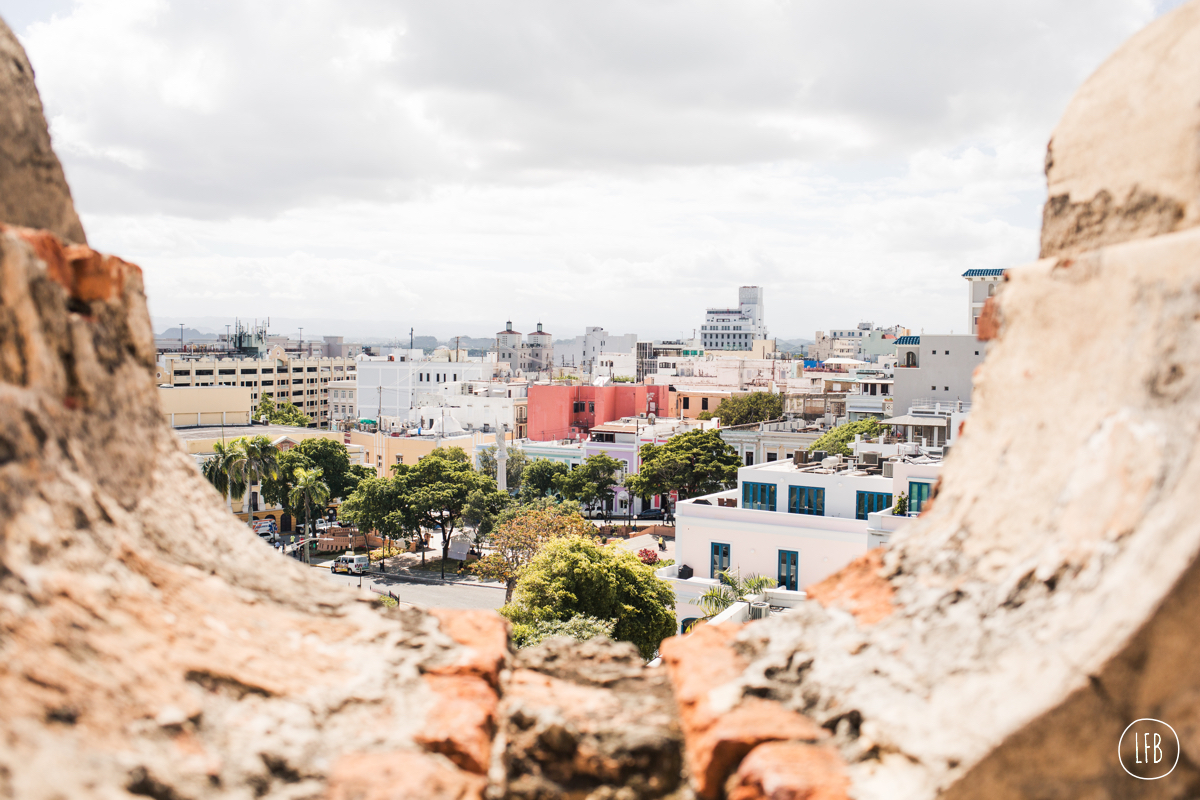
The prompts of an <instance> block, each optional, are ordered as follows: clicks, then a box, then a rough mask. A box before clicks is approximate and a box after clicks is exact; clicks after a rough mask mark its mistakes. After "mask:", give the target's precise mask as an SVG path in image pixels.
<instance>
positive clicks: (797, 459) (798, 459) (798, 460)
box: [792, 450, 808, 467]
mask: <svg viewBox="0 0 1200 800" xmlns="http://www.w3.org/2000/svg"><path fill="white" fill-rule="evenodd" d="M792 463H793V464H795V465H796V466H797V467H800V466H803V465H805V464H807V463H808V451H807V450H797V451H796V452H795V453H793V454H792Z"/></svg>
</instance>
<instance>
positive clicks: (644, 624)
mask: <svg viewBox="0 0 1200 800" xmlns="http://www.w3.org/2000/svg"><path fill="white" fill-rule="evenodd" d="M514 596H515V600H514V601H513V602H512V603H509V604H508V605H506V606H504V607H503V608H502V609H501V613H502V614H504V615H505V616H506V617H508V618H509V619H510V620H512V621H513V622H514V623H515V624H518V625H532V624H536V623H537V622H539V621H547V622H548V621H553V620H559V621H562V622H565V621H567V620H570V619H572V618H574V617H576V616H578V615H580V614H586V615H587V616H590V617H594V618H596V619H602V620H609V619H611V620H616V625H615V626H614V628H613V636H614V637H615V638H617V639H619V640H621V641H626V642H632V643H633V644H635V645H637V648H638V650H639V651H641V654H642V657H643V658H646V659H647V660H649V659H650V658H652V657H653V656H654V654H655V653H656V652H657V651H658V646H659V644H660V643H661V642H662V640H663V639H665V638H666V637H668V636H671V635H672V634H674V633H675V611H674V609H675V592H674V591H673V590H672V589H671V585H670V584H669V583H667V582H666V581H664V580H662V579H661V578H659V577H658V576H656V575H655V574H654V570H653V569H652V568H650V567H648V566H646V565H645V564H643V563H642V562H641V561H640V560H638V557H637V556H636V555H635V554H633V553H631V552H630V551H628V550H625V549H622V548H620V547H618V546H616V545H612V546H609V547H601V546H600V545H599V544H597V543H596V541H595V540H594V539H593V538H592V537H590V536H563V537H558V538H555V539H552V540H550V541H548V542H546V543H545V544H544V545H543V546H542V548H541V550H540V552H538V554H537V555H536V556H535V557H534V558H533V560H532V561H531V562H530V563H529V564H528V565H527V566H526V567H525V569H524V571H523V573H522V575H521V577H520V579H519V580H518V581H517V587H516V593H515V595H514Z"/></svg>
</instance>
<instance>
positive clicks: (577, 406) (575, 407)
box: [571, 400, 587, 414]
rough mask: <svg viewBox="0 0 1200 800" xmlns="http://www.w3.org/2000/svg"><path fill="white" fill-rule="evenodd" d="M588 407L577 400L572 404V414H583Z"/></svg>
mask: <svg viewBox="0 0 1200 800" xmlns="http://www.w3.org/2000/svg"><path fill="white" fill-rule="evenodd" d="M586 407H587V406H585V405H584V403H583V401H582V400H576V401H575V402H574V403H572V404H571V412H572V413H574V414H582V413H583V409H585V408H586Z"/></svg>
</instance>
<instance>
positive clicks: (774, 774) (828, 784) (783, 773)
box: [726, 742, 850, 800]
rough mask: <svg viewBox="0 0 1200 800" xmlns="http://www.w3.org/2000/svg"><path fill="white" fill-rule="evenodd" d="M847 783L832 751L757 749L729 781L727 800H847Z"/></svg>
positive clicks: (783, 745)
mask: <svg viewBox="0 0 1200 800" xmlns="http://www.w3.org/2000/svg"><path fill="white" fill-rule="evenodd" d="M849 786H850V779H849V778H848V777H847V776H846V771H845V766H844V764H843V763H842V759H841V757H840V756H839V755H838V754H837V752H835V751H834V750H832V749H830V748H828V747H821V746H819V745H812V744H801V743H798V742H770V743H767V744H763V745H759V746H758V747H756V748H754V750H752V751H751V752H750V755H748V756H746V758H745V759H744V760H743V761H742V765H741V767H740V768H739V769H738V771H737V775H735V776H734V777H733V778H731V779H730V780H729V786H728V791H727V794H726V797H727V798H728V800H847V798H848V797H849V795H848V794H847V791H848V789H849Z"/></svg>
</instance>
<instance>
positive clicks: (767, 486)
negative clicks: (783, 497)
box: [742, 482, 775, 511]
mask: <svg viewBox="0 0 1200 800" xmlns="http://www.w3.org/2000/svg"><path fill="white" fill-rule="evenodd" d="M742 508H752V509H755V510H757V511H774V510H775V484H773V483H749V482H747V483H743V484H742Z"/></svg>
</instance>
